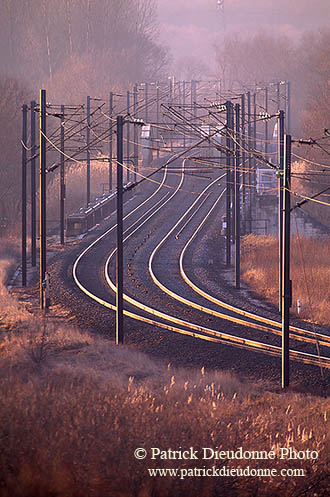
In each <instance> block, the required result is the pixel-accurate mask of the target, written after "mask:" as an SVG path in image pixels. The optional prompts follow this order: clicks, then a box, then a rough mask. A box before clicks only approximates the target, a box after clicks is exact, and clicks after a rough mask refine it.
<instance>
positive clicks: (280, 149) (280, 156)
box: [277, 110, 284, 312]
mask: <svg viewBox="0 0 330 497" xmlns="http://www.w3.org/2000/svg"><path fill="white" fill-rule="evenodd" d="M277 160H278V168H279V174H278V252H279V258H278V259H279V260H278V262H279V267H278V276H279V281H278V289H279V311H280V312H282V284H283V273H282V267H283V174H284V111H283V110H280V111H279V115H278V132H277Z"/></svg>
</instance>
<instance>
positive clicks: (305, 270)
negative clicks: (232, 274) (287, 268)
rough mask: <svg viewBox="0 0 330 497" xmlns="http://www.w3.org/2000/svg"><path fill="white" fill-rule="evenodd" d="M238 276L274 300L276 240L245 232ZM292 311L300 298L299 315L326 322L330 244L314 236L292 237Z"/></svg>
mask: <svg viewBox="0 0 330 497" xmlns="http://www.w3.org/2000/svg"><path fill="white" fill-rule="evenodd" d="M242 278H243V279H244V280H245V281H246V283H248V284H249V286H251V288H253V289H254V290H255V291H256V292H257V293H258V294H260V295H262V296H263V297H266V298H267V299H268V300H270V301H271V302H272V303H274V304H275V305H277V303H278V241H277V239H276V238H274V237H271V236H263V235H257V236H256V235H248V236H246V237H245V238H244V239H243V243H242ZM291 279H292V284H293V307H292V310H293V312H296V311H297V299H300V301H301V313H300V317H302V318H304V319H308V320H311V321H313V322H316V323H320V324H326V325H329V324H330V244H329V241H328V240H321V239H316V238H300V239H298V238H292V240H291Z"/></svg>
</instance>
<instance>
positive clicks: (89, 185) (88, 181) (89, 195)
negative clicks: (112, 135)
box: [86, 96, 91, 205]
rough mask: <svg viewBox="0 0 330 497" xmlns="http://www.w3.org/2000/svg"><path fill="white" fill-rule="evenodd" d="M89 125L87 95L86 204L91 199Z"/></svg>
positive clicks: (89, 115) (89, 110)
mask: <svg viewBox="0 0 330 497" xmlns="http://www.w3.org/2000/svg"><path fill="white" fill-rule="evenodd" d="M90 126H91V97H90V96H88V97H87V128H86V145H87V151H86V153H87V156H86V161H87V195H86V197H87V199H86V202H87V205H88V204H89V203H90V201H91V152H90V148H89V147H90Z"/></svg>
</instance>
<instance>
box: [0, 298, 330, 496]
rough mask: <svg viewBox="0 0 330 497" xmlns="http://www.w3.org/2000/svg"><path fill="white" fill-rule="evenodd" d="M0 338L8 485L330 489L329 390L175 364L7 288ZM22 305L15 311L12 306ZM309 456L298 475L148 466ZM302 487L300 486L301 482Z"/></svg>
mask: <svg viewBox="0 0 330 497" xmlns="http://www.w3.org/2000/svg"><path fill="white" fill-rule="evenodd" d="M5 298H6V299H7V300H6V302H7V306H10V305H12V308H13V315H12V319H14V317H13V316H14V315H15V312H16V313H18V312H20V313H21V314H17V316H18V318H19V319H18V323H17V326H16V328H15V330H14V331H11V332H6V333H5V332H2V335H1V341H0V375H1V381H0V395H1V398H2V399H5V401H4V402H2V403H1V404H0V439H1V451H0V468H1V469H0V475H1V476H0V479H1V484H0V496H1V497H22V496H24V497H174V496H177V495H180V497H181V496H182V497H192V496H194V495H198V496H200V497H215V496H226V497H227V496H228V497H245V496H246V497H250V496H255V497H261V496H265V497H266V496H267V497H275V496H290V497H298V496H302V495H306V497H307V496H314V495H316V496H317V497H325V496H326V495H329V486H328V481H327V477H328V472H329V462H330V461H329V454H330V451H329V449H330V447H329V436H328V433H329V418H330V402H329V401H328V400H325V399H321V398H313V397H311V396H302V395H298V394H292V393H291V394H290V393H286V394H281V395H279V394H271V393H269V392H267V390H266V389H265V388H263V387H260V386H258V387H256V386H253V385H247V384H243V383H241V382H240V381H238V380H237V379H236V378H234V377H233V376H232V375H230V374H227V373H222V372H205V371H204V369H202V370H201V371H195V370H194V371H187V370H177V369H172V368H171V367H170V366H166V365H164V364H161V363H155V362H154V361H152V360H150V359H149V358H148V357H146V356H145V355H143V354H141V353H139V352H136V351H135V350H133V349H130V348H128V347H116V346H115V345H113V344H112V343H111V342H109V341H107V340H104V339H101V338H98V339H96V338H95V337H92V336H91V335H88V334H86V333H82V332H80V331H78V330H75V329H73V328H71V327H69V326H65V325H63V324H56V323H54V322H51V321H48V320H47V319H45V320H43V319H41V320H37V319H36V318H35V317H33V316H32V315H31V314H30V313H28V312H27V311H24V310H22V309H21V308H20V305H19V304H18V302H15V301H12V303H11V304H10V296H9V295H8V294H7V295H5ZM15 309H16V311H15ZM240 446H243V448H244V449H245V450H249V451H251V450H266V451H269V450H271V449H273V450H274V451H278V449H279V447H289V446H290V447H293V448H294V449H295V450H297V451H298V450H307V449H310V450H317V451H319V458H318V459H317V460H315V461H308V460H298V461H287V460H284V461H281V460H280V459H278V458H276V459H275V460H271V461H263V462H260V461H249V460H245V461H240V460H236V461H235V460H234V461H213V460H209V461H205V460H202V459H200V460H197V461H181V460H176V461H173V460H172V461H165V460H158V461H151V460H150V458H147V459H145V460H143V461H139V460H136V459H135V458H134V450H135V449H136V448H138V447H145V448H146V449H147V450H148V451H149V453H150V449H151V447H159V448H161V449H164V450H166V449H169V448H172V449H178V448H180V447H182V448H184V449H189V447H194V449H195V450H199V449H201V448H202V447H214V448H220V449H223V450H231V449H237V448H239V447H240ZM214 465H215V466H216V467H222V466H224V465H225V466H227V467H235V468H237V467H239V466H240V467H246V466H250V467H254V468H260V467H262V468H270V467H274V468H277V469H278V470H279V471H280V469H281V468H283V467H285V468H303V469H304V470H305V472H306V476H305V477H303V478H282V477H277V478H266V479H264V480H263V479H256V478H229V477H221V478H216V477H214V478H212V477H205V478H203V477H199V478H198V477H195V478H193V477H192V478H185V479H184V480H180V479H179V478H174V477H163V478H162V477H158V478H152V477H150V476H149V475H148V468H155V467H156V468H178V469H187V468H194V467H197V468H198V467H199V468H203V467H206V468H211V467H212V466H214ZM305 491H306V492H307V493H304V492H305Z"/></svg>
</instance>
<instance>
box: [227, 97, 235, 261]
mask: <svg viewBox="0 0 330 497" xmlns="http://www.w3.org/2000/svg"><path fill="white" fill-rule="evenodd" d="M232 114H233V104H232V103H231V102H230V101H227V102H226V126H227V137H226V147H227V150H226V162H227V169H226V265H227V266H230V265H231V191H232V164H233V154H232V144H233V140H232V135H233V132H234V130H233V129H232Z"/></svg>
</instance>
